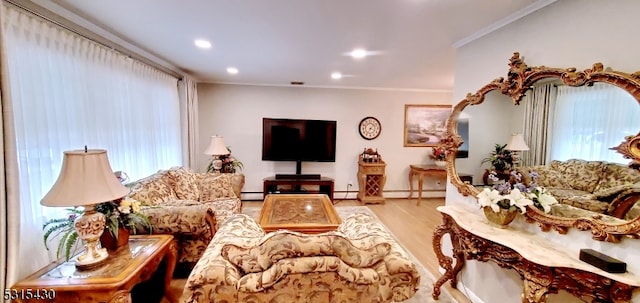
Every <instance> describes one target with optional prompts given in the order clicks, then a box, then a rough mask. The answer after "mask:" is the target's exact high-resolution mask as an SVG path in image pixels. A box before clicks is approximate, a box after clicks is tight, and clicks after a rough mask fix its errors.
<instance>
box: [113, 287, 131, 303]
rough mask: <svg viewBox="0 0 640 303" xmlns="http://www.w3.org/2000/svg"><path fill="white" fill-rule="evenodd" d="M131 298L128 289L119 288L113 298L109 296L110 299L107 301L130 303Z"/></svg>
mask: <svg viewBox="0 0 640 303" xmlns="http://www.w3.org/2000/svg"><path fill="white" fill-rule="evenodd" d="M132 302H133V300H131V293H129V291H126V290H121V291H118V292H117V293H116V294H115V295H114V296H113V298H111V300H109V303H132Z"/></svg>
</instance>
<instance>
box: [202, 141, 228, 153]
mask: <svg viewBox="0 0 640 303" xmlns="http://www.w3.org/2000/svg"><path fill="white" fill-rule="evenodd" d="M230 153H231V152H230V151H229V150H228V149H227V145H225V144H224V139H223V138H222V136H211V142H209V146H208V147H207V149H205V151H204V154H205V155H212V156H220V155H228V154H230Z"/></svg>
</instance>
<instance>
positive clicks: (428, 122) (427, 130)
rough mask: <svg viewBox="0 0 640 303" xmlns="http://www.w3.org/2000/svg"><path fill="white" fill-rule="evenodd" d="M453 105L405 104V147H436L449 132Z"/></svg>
mask: <svg viewBox="0 0 640 303" xmlns="http://www.w3.org/2000/svg"><path fill="white" fill-rule="evenodd" d="M450 114H451V105H432V104H405V106H404V146H436V145H438V144H439V143H440V139H442V137H443V136H444V134H445V132H446V131H447V118H449V115H450Z"/></svg>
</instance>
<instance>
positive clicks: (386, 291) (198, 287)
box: [181, 213, 420, 303]
mask: <svg viewBox="0 0 640 303" xmlns="http://www.w3.org/2000/svg"><path fill="white" fill-rule="evenodd" d="M419 284H420V274H419V273H418V271H417V268H416V265H415V264H414V263H412V262H411V260H409V258H408V257H407V254H406V252H405V251H404V250H403V249H402V248H401V247H400V246H399V244H398V243H397V242H396V241H395V240H394V239H393V238H392V237H391V236H390V234H389V233H388V232H387V231H386V230H385V228H384V227H383V226H382V225H381V224H380V223H378V222H377V221H375V220H374V219H373V218H372V217H371V216H369V215H366V214H361V213H359V214H353V215H351V216H349V217H348V218H346V219H345V220H344V221H343V223H342V224H340V226H339V227H338V229H337V231H335V232H327V233H321V234H315V235H310V234H303V233H297V232H293V231H287V230H279V231H276V232H272V233H268V234H265V232H264V230H263V229H262V228H261V227H260V225H259V224H258V223H257V222H256V221H255V220H253V219H252V218H251V217H249V216H247V215H242V214H241V215H235V216H233V217H230V218H228V219H227V221H226V222H224V224H223V225H222V226H221V227H220V229H219V230H218V232H217V233H216V234H215V236H214V237H213V240H212V241H211V243H210V244H209V246H208V247H207V250H206V251H205V253H204V255H203V256H202V258H201V259H200V261H198V263H197V264H196V266H195V267H194V269H193V271H192V272H191V274H190V275H189V278H188V279H187V282H186V284H185V288H184V292H183V294H182V298H181V302H183V303H205V302H225V303H232V302H254V303H259V302H297V303H315V302H332V303H333V302H335V303H338V302H374V303H377V302H401V301H404V300H407V299H408V298H410V297H412V296H413V295H414V294H415V292H416V290H417V287H418V285H419Z"/></svg>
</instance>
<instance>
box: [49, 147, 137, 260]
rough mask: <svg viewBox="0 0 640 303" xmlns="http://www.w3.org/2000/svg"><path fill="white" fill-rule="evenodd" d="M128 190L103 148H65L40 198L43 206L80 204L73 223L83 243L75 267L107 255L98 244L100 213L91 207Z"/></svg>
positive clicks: (100, 226) (103, 222)
mask: <svg viewBox="0 0 640 303" xmlns="http://www.w3.org/2000/svg"><path fill="white" fill-rule="evenodd" d="M128 193H129V189H128V188H126V187H125V186H124V185H122V184H121V183H120V181H119V180H118V179H117V178H116V175H115V174H114V173H113V171H112V170H111V166H110V165H109V159H108V158H107V151H106V150H102V149H89V150H87V148H86V147H85V149H84V150H73V151H65V152H64V158H63V160H62V170H61V171H60V175H59V176H58V180H56V183H55V184H53V187H52V188H51V190H49V192H48V193H47V194H46V195H45V196H44V197H43V198H42V200H41V201H40V204H42V205H44V206H54V207H56V206H57V207H59V206H67V207H70V206H73V207H75V206H84V213H83V214H82V215H81V216H80V217H78V218H77V219H76V220H75V222H74V227H75V229H76V232H77V233H78V237H79V238H80V239H82V240H84V241H85V242H86V245H85V250H84V253H82V254H81V255H79V256H78V258H77V260H76V267H77V268H78V269H88V268H93V267H95V266H98V265H100V264H102V263H103V262H104V261H105V260H106V258H107V257H108V253H107V250H106V249H104V248H102V247H99V246H98V240H99V239H100V235H102V232H103V231H104V228H105V222H106V219H105V216H104V214H102V213H100V212H97V211H96V210H95V205H96V204H98V203H102V202H106V201H111V200H115V199H119V198H122V197H124V196H125V195H127V194H128Z"/></svg>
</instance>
